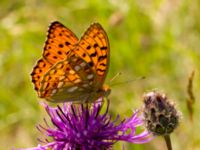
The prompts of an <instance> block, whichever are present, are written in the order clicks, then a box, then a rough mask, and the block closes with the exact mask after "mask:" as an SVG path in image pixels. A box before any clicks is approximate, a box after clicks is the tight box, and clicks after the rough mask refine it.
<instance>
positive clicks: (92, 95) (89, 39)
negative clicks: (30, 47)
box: [31, 21, 111, 102]
mask: <svg viewBox="0 0 200 150" xmlns="http://www.w3.org/2000/svg"><path fill="white" fill-rule="evenodd" d="M109 57H110V48H109V41H108V37H107V35H106V32H105V31H104V29H103V28H102V27H101V25H100V24H99V23H94V24H92V25H91V26H90V27H89V28H88V29H87V31H86V32H85V33H84V34H83V36H82V37H81V39H80V40H78V38H77V37H76V35H75V34H74V33H73V32H72V31H71V30H69V29H68V28H66V27H65V26H64V25H62V24H61V23H59V22H58V21H55V22H53V23H51V25H50V27H49V30H48V35H47V40H46V42H45V46H44V51H43V55H42V58H41V59H39V60H38V62H37V64H36V66H35V67H34V68H33V71H32V73H31V76H32V82H33V84H34V85H35V90H36V91H37V93H38V96H39V97H40V98H45V99H46V100H48V101H51V102H65V101H81V102H92V101H95V100H97V99H98V98H100V97H104V96H107V95H109V93H110V91H111V90H110V89H109V87H108V86H107V85H104V80H105V77H106V74H107V72H108V68H109Z"/></svg>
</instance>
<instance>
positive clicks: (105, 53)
mask: <svg viewBox="0 0 200 150" xmlns="http://www.w3.org/2000/svg"><path fill="white" fill-rule="evenodd" d="M73 53H75V54H76V55H77V56H78V57H80V58H82V59H83V60H84V61H86V62H87V64H89V65H90V67H91V68H92V70H93V71H94V75H95V77H94V79H93V84H92V88H95V89H99V88H101V87H102V85H103V83H104V80H105V78H106V75H107V72H108V68H109V59H110V47H109V41H108V37H107V34H106V32H105V31H104V29H103V28H102V26H101V25H100V24H99V23H94V24H92V25H91V26H90V27H89V28H88V30H87V31H86V32H85V33H84V35H83V36H82V38H81V39H80V41H79V43H78V45H77V46H76V47H75V48H74V50H73Z"/></svg>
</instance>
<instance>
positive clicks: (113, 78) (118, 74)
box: [109, 72, 122, 83]
mask: <svg viewBox="0 0 200 150" xmlns="http://www.w3.org/2000/svg"><path fill="white" fill-rule="evenodd" d="M121 74H122V72H118V73H117V74H116V75H115V76H114V77H112V78H111V79H110V81H109V83H111V82H113V81H114V80H115V79H116V78H117V77H118V76H120V75H121Z"/></svg>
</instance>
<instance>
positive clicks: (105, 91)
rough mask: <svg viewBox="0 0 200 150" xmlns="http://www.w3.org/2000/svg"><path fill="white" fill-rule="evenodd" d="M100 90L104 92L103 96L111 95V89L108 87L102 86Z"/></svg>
mask: <svg viewBox="0 0 200 150" xmlns="http://www.w3.org/2000/svg"><path fill="white" fill-rule="evenodd" d="M102 90H103V91H104V96H105V97H107V96H108V95H110V93H111V89H110V87H109V86H108V85H106V84H105V85H103V87H102Z"/></svg>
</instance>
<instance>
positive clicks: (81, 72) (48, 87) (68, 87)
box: [40, 57, 94, 102]
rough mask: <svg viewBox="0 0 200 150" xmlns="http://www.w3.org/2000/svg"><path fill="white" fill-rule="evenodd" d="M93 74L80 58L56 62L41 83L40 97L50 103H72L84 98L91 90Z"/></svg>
mask: <svg viewBox="0 0 200 150" xmlns="http://www.w3.org/2000/svg"><path fill="white" fill-rule="evenodd" d="M88 77H89V78H90V79H89V78H88ZM92 77H94V72H93V70H92V69H91V67H90V66H89V65H88V64H87V63H86V62H85V61H84V60H83V59H81V58H80V57H72V58H69V59H67V60H63V61H60V62H58V63H57V64H56V65H55V66H53V67H52V68H51V69H50V70H49V71H48V72H47V73H46V74H45V75H44V78H43V80H42V81H41V83H42V86H41V89H40V97H45V98H47V99H48V100H50V101H53V100H54V99H55V100H56V101H57V102H58V101H73V100H77V99H78V98H80V97H82V98H86V97H85V96H83V95H88V94H89V93H90V90H91V89H92V86H91V84H92V83H93V78H92Z"/></svg>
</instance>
